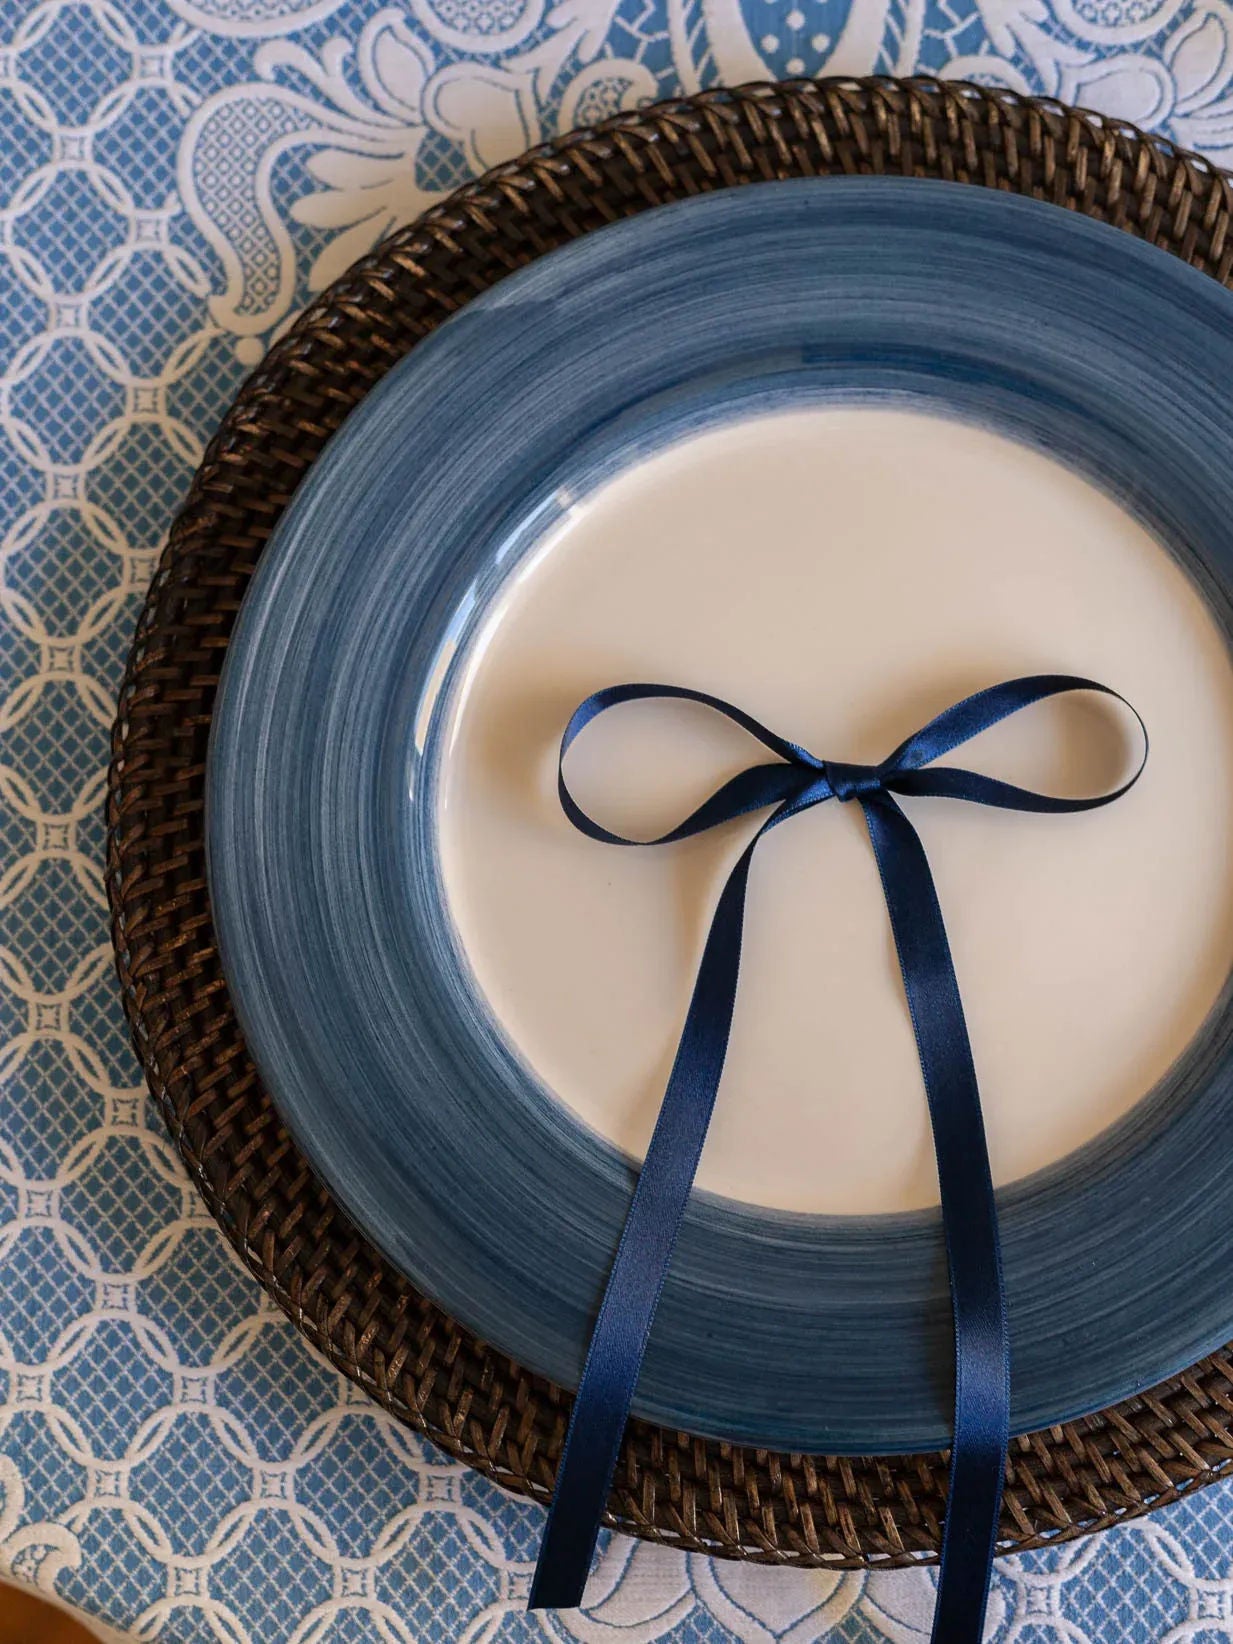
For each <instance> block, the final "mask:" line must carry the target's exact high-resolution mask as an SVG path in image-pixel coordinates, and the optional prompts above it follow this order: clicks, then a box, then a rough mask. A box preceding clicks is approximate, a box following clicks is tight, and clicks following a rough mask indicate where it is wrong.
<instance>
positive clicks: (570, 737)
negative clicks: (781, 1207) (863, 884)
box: [529, 674, 1148, 1644]
mask: <svg viewBox="0 0 1233 1644" xmlns="http://www.w3.org/2000/svg"><path fill="white" fill-rule="evenodd" d="M1069 691H1096V692H1099V693H1100V694H1101V695H1103V696H1109V697H1113V698H1114V699H1115V700H1116V701H1118V702H1122V703H1124V704H1125V706H1126V707H1128V708H1130V711H1131V713H1133V714H1134V717H1135V719H1136V720H1137V722H1138V725H1139V729H1140V730H1141V731H1142V733H1143V757H1142V759H1141V760H1140V762H1139V765H1138V768H1137V769H1136V770H1135V772H1134V774H1133V775H1132V776H1131V777H1130V778H1129V780H1128V781H1126V782H1124V783H1123V784H1122V785H1121V787H1119V788H1116V789H1115V790H1114V791H1113V792H1112V793H1106V794H1100V795H1097V796H1096V797H1094V798H1088V799H1056V798H1053V797H1051V796H1049V795H1048V794H1039V793H1033V792H1031V791H1030V790H1028V789H1026V788H1018V787H1015V786H1013V785H1012V784H1010V783H1007V782H1000V781H997V780H996V779H995V778H993V777H989V776H981V775H979V774H978V773H977V772H975V771H965V770H958V769H954V768H952V767H949V766H934V767H932V768H929V769H927V768H926V767H929V766H931V762H932V761H933V760H935V759H939V758H941V757H942V756H943V755H944V754H947V753H949V752H950V750H951V749H952V748H957V747H958V746H959V745H960V744H961V743H963V742H966V741H968V740H969V738H971V737H973V736H976V735H977V734H978V733H979V732H981V731H984V730H987V729H988V728H989V727H990V726H991V725H996V724H997V723H998V721H999V720H1002V719H1005V718H1006V717H1007V716H1008V715H1009V714H1013V713H1017V712H1018V711H1019V710H1020V709H1021V708H1026V707H1029V706H1030V705H1031V704H1032V703H1035V702H1041V701H1043V700H1044V699H1045V698H1047V697H1052V696H1059V695H1062V694H1063V693H1065V692H1069ZM648 697H669V698H674V699H676V700H679V701H685V702H700V703H703V704H704V705H705V706H706V707H708V708H713V709H715V711H716V712H717V713H721V714H723V715H724V716H725V717H726V718H728V719H731V720H733V721H735V723H736V724H738V725H740V726H741V727H742V728H743V729H744V730H746V731H748V732H749V733H750V735H752V736H754V737H756V738H757V739H758V741H759V742H761V743H763V744H764V745H765V746H766V747H767V748H769V749H770V750H771V751H772V752H773V753H774V754H776V755H777V756H778V758H777V759H775V760H774V761H772V762H770V763H764V764H760V765H753V766H751V767H750V768H749V769H748V770H745V771H741V772H740V773H739V775H737V776H734V777H733V778H732V779H731V781H729V782H726V783H725V784H724V785H723V787H722V788H720V789H719V790H718V792H716V793H714V794H712V796H711V797H710V798H709V799H707V800H706V801H705V802H704V803H703V804H701V805H700V806H699V807H698V808H697V810H695V811H694V812H693V813H692V815H690V816H688V817H686V819H685V821H684V822H682V823H681V824H680V825H679V826H678V827H675V828H673V829H671V830H670V831H669V832H668V833H665V834H662V835H661V836H660V837H659V838H658V839H625V838H623V837H622V836H621V835H619V834H615V833H611V832H609V830H608V829H607V828H604V827H601V825H600V824H599V823H598V822H596V821H594V820H593V819H592V818H591V817H589V816H588V815H587V814H586V812H585V811H583V810H582V809H581V808H580V807H579V806H578V804H577V803H576V801H575V800H574V798H573V796H572V794H571V793H570V791H569V788H568V787H567V786H566V782H565V775H564V763H565V756H566V754H567V753H568V751H569V749H570V747H571V745H572V744H573V742H574V741H575V740H576V738H577V737H578V736H579V735H580V734H581V733H582V731H583V730H585V728H586V727H587V726H588V725H589V724H590V723H591V722H592V720H594V719H596V718H598V716H599V715H600V714H602V713H605V712H606V711H607V710H608V709H609V708H615V707H617V706H618V705H619V704H621V703H625V702H636V701H640V700H644V699H646V698H648ZM1147 746H1148V744H1147V729H1146V727H1145V726H1144V724H1143V720H1142V719H1141V718H1140V716H1139V714H1138V713H1137V712H1136V711H1135V709H1134V708H1132V707H1130V704H1129V703H1128V702H1126V699H1125V698H1124V697H1122V696H1119V695H1118V693H1117V692H1116V691H1112V690H1110V689H1109V688H1108V686H1106V685H1098V684H1096V683H1095V682H1094V681H1093V680H1090V679H1080V678H1076V677H1073V676H1071V675H1068V674H1040V675H1035V676H1033V677H1031V678H1027V679H1014V680H1010V681H1008V682H1007V683H1006V684H1003V685H995V686H993V687H992V688H991V689H990V690H987V691H980V692H978V693H977V694H976V695H975V696H970V697H967V698H966V699H965V700H964V701H962V702H959V703H957V704H956V705H955V706H954V707H953V708H948V709H947V710H946V712H945V713H942V714H939V715H938V717H937V718H936V719H932V720H930V722H929V723H928V725H926V726H925V727H924V729H923V730H920V731H917V732H916V734H915V736H910V737H909V738H908V739H907V741H906V742H904V743H902V744H901V745H900V746H899V747H898V748H896V749H895V751H894V753H893V754H891V755H890V757H889V758H888V759H884V760H883V761H882V763H881V764H880V765H849V764H841V763H837V762H835V761H833V760H825V759H817V758H815V757H814V755H813V754H811V753H808V752H806V750H805V749H804V748H799V747H797V745H796V744H795V743H794V742H788V741H785V739H784V738H783V737H781V736H776V735H775V733H774V732H773V731H770V730H768V729H767V727H766V726H765V725H762V724H759V722H758V721H757V720H756V719H754V718H752V717H751V716H750V715H749V714H747V713H743V712H742V711H741V709H739V708H736V707H733V706H732V704H731V703H729V702H723V701H721V700H720V699H719V698H718V697H713V696H708V695H707V694H706V693H705V692H703V691H691V690H686V689H684V688H682V687H680V686H674V685H613V686H610V687H609V688H608V689H607V690H603V691H596V692H595V694H594V695H593V696H589V697H587V699H586V701H585V702H583V703H582V704H581V705H580V707H578V709H577V710H576V711H575V713H574V714H573V716H572V718H571V719H570V721H569V724H568V725H567V726H566V727H565V734H564V736H563V737H562V739H561V753H560V763H559V765H558V771H557V786H558V791H559V794H560V799H561V805H562V807H563V809H564V811H565V814H566V816H568V817H569V819H570V821H571V822H572V823H573V824H574V826H575V827H576V828H579V829H580V830H581V831H582V832H583V833H585V834H588V835H590V837H591V838H592V839H600V840H603V841H604V842H605V843H607V844H611V845H663V844H668V843H670V842H671V841H673V840H676V839H687V838H689V837H690V835H691V834H696V833H701V832H702V831H703V829H705V828H713V827H716V826H718V825H719V824H720V823H722V822H728V821H730V820H731V819H732V818H733V817H737V816H743V815H745V814H746V813H747V812H750V811H757V810H765V809H766V808H767V807H768V806H769V807H773V809H772V810H771V814H770V815H769V816H768V817H767V818H766V820H765V821H764V822H763V823H762V825H761V827H759V829H758V830H757V832H756V833H755V834H754V836H753V838H752V839H751V840H750V841H749V843H748V845H747V846H746V847H745V849H744V851H743V852H742V853H741V855H740V857H739V858H738V859H737V863H736V866H735V867H734V868H733V869H732V872H731V873H730V874H729V876H728V881H727V883H726V884H725V886H724V888H723V891H722V893H721V895H720V898H719V902H718V905H717V906H716V909H715V914H714V918H713V919H712V922H711V928H710V932H709V934H708V936H707V940H706V946H705V948H704V949H703V954H702V962H701V964H700V966H699V968H698V977H697V981H696V982H695V984H694V991H693V997H692V998H691V1000H690V1005H689V1012H688V1014H687V1016H686V1018H685V1027H684V1030H683V1032H682V1034H681V1041H680V1045H679V1048H678V1050H677V1054H676V1060H675V1062H674V1064H673V1068H672V1072H671V1075H670V1076H669V1080H668V1086H667V1090H666V1091H665V1093H664V1099H663V1103H662V1105H661V1107H660V1110H659V1118H658V1120H657V1122H656V1125H655V1131H654V1134H653V1135H652V1137H651V1142H650V1146H649V1147H648V1149H647V1153H646V1158H645V1160H644V1161H643V1165H642V1170H641V1172H640V1174H639V1177H638V1183H637V1187H636V1188H635V1190H634V1195H633V1199H632V1201H631V1203H630V1207H629V1212H628V1214H627V1216H626V1219H625V1227H624V1230H623V1232H622V1235H621V1241H620V1244H619V1246H618V1248H617V1253H616V1257H615V1259H614V1261H613V1264H612V1270H611V1272H610V1274H609V1276H608V1283H607V1286H606V1287H605V1290H604V1295H603V1300H602V1301H601V1303H600V1308H599V1313H598V1316H597V1317H596V1321H595V1327H594V1330H593V1332H592V1335H591V1342H590V1346H589V1348H588V1350H587V1356H586V1363H585V1365H584V1367H583V1372H582V1379H581V1381H580V1382H579V1385H578V1393H577V1397H576V1399H575V1401H574V1408H573V1414H572V1416H571V1419H570V1424H569V1430H568V1432H567V1434H566V1439H565V1449H564V1452H563V1453H562V1456H561V1462H560V1467H559V1469H558V1472H557V1480H556V1490H555V1493H554V1496H553V1502H552V1508H551V1511H550V1512H549V1515H548V1524H547V1528H546V1530H545V1532H544V1540H543V1544H542V1546H541V1548H540V1555H539V1563H538V1565H537V1567H536V1571H535V1580H534V1583H533V1585H532V1588H531V1598H530V1604H529V1608H530V1609H542V1608H546V1607H553V1608H568V1607H572V1606H575V1605H578V1604H580V1603H581V1602H582V1594H583V1588H584V1587H585V1584H586V1578H587V1573H588V1570H589V1567H590V1562H591V1555H592V1553H593V1552H594V1549H595V1540H596V1537H597V1535H598V1533H599V1524H600V1519H601V1517H602V1514H603V1511H604V1507H605V1504H606V1502H607V1499H608V1492H609V1489H610V1488H611V1484H612V1476H613V1472H614V1471H615V1468H616V1461H617V1454H618V1451H619V1449H620V1444H621V1437H622V1434H623V1433H624V1430H625V1423H626V1420H627V1418H628V1415H629V1407H630V1402H631V1400H632V1398H633V1393H634V1387H635V1385H636V1383H637V1380H638V1372H639V1369H640V1367H641V1364H642V1359H643V1354H644V1352H645V1350H646V1344H647V1338H648V1336H649V1335H650V1330H651V1323H652V1321H653V1319H654V1316H655V1308H656V1304H657V1302H658V1300H659V1293H660V1289H661V1287H662V1285H663V1282H664V1278H665V1276H666V1274H667V1271H668V1264H669V1262H670V1261H671V1259H672V1251H673V1247H674V1245H675V1243H676V1238H677V1233H678V1231H679V1229H680V1225H681V1219H682V1217H683V1215H684V1213H685V1206H686V1203H687V1201H688V1198H689V1192H690V1188H691V1186H692V1184H693V1179H694V1175H695V1172H696V1170H697V1166H698V1159H699V1156H700V1154H701V1152H702V1144H703V1142H704V1141H705V1139H706V1132H707V1126H708V1125H709V1123H710V1117H711V1111H712V1109H713V1107H714V1105H715V1093H716V1091H717V1090H718V1087H719V1080H720V1075H721V1073H722V1072H723V1065H724V1056H725V1054H726V1051H727V1046H728V1034H729V1029H730V1027H731V1023H732V1009H733V1005H734V1002H735V999H736V987H737V977H738V972H739V969H740V956H741V925H742V920H743V916H744V907H745V889H746V885H747V883H748V879H749V868H750V863H751V862H752V860H753V854H754V851H755V850H756V848H757V845H758V842H759V840H761V839H762V838H763V837H764V835H766V834H767V833H769V832H770V830H771V829H772V828H775V827H778V826H779V824H780V823H781V822H786V821H787V820H788V818H789V817H790V816H796V815H798V814H799V813H800V812H801V811H806V810H809V809H811V808H812V807H813V806H814V805H821V804H822V803H824V802H825V801H826V800H828V799H837V800H839V801H840V802H846V801H848V800H853V799H855V800H857V801H858V802H859V804H860V806H861V809H862V810H863V812H864V815H865V822H866V824H867V826H868V829H869V837H870V839H871V841H872V843H873V850H874V855H875V856H876V858H877V864H878V871H879V873H880V875H881V878H882V888H883V891H884V893H885V896H886V906H887V910H888V912H889V914H890V921H891V929H892V932H893V934H894V938H895V948H896V952H897V953H898V956H899V966H900V970H901V971H902V973H903V985H904V990H905V992H906V994H907V1002H908V1010H909V1012H910V1014H911V1018H912V1027H913V1031H914V1033H915V1035H916V1046H917V1050H918V1052H919V1055H920V1067H921V1073H922V1075H923V1077H924V1085H925V1095H926V1098H927V1100H928V1105H929V1118H930V1123H931V1126H932V1130H933V1144H934V1151H935V1154H936V1157H937V1167H938V1185H939V1188H940V1195H941V1201H942V1222H943V1228H944V1233H945V1241H946V1259H947V1268H948V1273H949V1279H950V1292H951V1303H952V1308H953V1314H954V1333H955V1418H954V1443H953V1445H952V1449H951V1463H950V1481H949V1486H948V1492H947V1510H946V1523H945V1529H944V1532H943V1538H942V1560H941V1577H940V1581H939V1585H938V1600H937V1608H936V1611H935V1614H934V1624H933V1634H932V1637H933V1644H980V1639H981V1634H982V1629H983V1620H984V1612H985V1603H986V1599H987V1596H988V1590H989V1577H990V1571H991V1567H992V1560H993V1548H994V1541H995V1537H996V1534H997V1526H998V1516H999V1512H1000V1507H1001V1498H1002V1478H1003V1474H1004V1471H1005V1465H1006V1446H1007V1441H1008V1438H1009V1423H1010V1351H1009V1341H1008V1334H1007V1323H1006V1295H1005V1290H1004V1287H1003V1283H1002V1268H1001V1255H1000V1251H999V1246H998V1225H997V1210H996V1206H995V1203H994V1195H993V1182H992V1178H991V1176H990V1173H989V1158H988V1152H987V1149H986V1144H985V1131H984V1124H983V1122H982V1119H981V1110H980V1093H979V1090H978V1088H977V1083H976V1069H975V1067H974V1065H973V1062H972V1050H971V1046H970V1044H969V1042H968V1032H967V1025H966V1023H965V1021H964V1016H963V1005H962V1003H961V1001H960V997H959V985H958V982H957V981H956V979H955V970H954V964H953V961H952V959H951V953H950V945H949V943H948V942H947V939H946V927H945V925H944V924H943V921H942V910H941V908H940V906H939V905H938V898H937V892H936V890H935V889H934V884H933V876H932V875H931V873H930V871H929V864H928V861H927V860H926V857H925V852H924V848H923V846H922V845H921V842H920V839H919V837H918V836H917V833H916V830H915V829H914V828H913V827H912V825H911V823H910V822H909V821H908V819H907V817H906V816H905V815H904V813H903V811H902V810H901V809H900V808H899V805H898V804H897V803H896V800H895V797H894V796H895V795H896V794H903V795H908V796H914V795H918V794H920V795H931V796H936V797H939V798H946V799H966V800H970V801H972V802H974V803H975V804H978V805H993V806H997V807H999V808H1000V809H1003V810H1017V811H1044V812H1050V813H1062V812H1068V811H1085V810H1093V809H1095V808H1096V807H1098V806H1101V805H1108V804H1111V803H1112V801H1113V800H1115V799H1118V798H1120V797H1121V795H1122V794H1124V793H1126V792H1127V791H1128V790H1129V789H1130V788H1132V787H1133V786H1134V784H1135V783H1136V782H1137V781H1138V779H1139V776H1140V774H1141V773H1142V770H1143V767H1144V765H1145V764H1146V763H1147Z"/></svg>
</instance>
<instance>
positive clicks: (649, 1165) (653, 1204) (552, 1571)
mask: <svg viewBox="0 0 1233 1644" xmlns="http://www.w3.org/2000/svg"><path fill="white" fill-rule="evenodd" d="M778 815H779V813H778V812H776V813H775V816H773V817H771V818H769V819H768V821H767V822H766V823H764V825H763V826H762V828H760V829H759V830H758V832H757V833H756V834H755V835H754V837H753V839H752V840H751V841H750V843H749V844H748V845H747V846H746V848H745V850H744V851H743V852H742V854H741V856H740V858H739V859H738V861H737V863H736V866H735V867H734V868H733V870H732V872H731V874H730V875H729V877H728V882H727V884H726V885H725V886H724V888H723V892H722V893H721V895H720V898H719V902H718V905H717V906H716V909H715V915H714V918H713V919H712V921H711V928H710V932H709V933H708V935H707V939H706V946H705V948H704V950H703V954H702V963H701V965H700V966H699V968H698V978H697V981H696V982H695V983H694V991H693V997H692V999H691V1000H690V1005H689V1013H688V1015H687V1016H686V1019H685V1027H684V1030H683V1032H682V1034H681V1041H680V1045H679V1047H678V1049H677V1053H676V1060H675V1062H674V1064H673V1068H672V1073H671V1075H670V1077H669V1080H668V1086H667V1089H666V1091H665V1092H664V1099H663V1102H662V1104H661V1106H660V1110H659V1118H658V1119H657V1121H656V1124H655V1131H654V1134H653V1135H652V1137H651V1142H650V1146H649V1147H648V1148H647V1153H646V1158H645V1160H644V1161H643V1165H642V1170H641V1172H640V1174H639V1176H638V1183H637V1186H636V1188H635V1190H634V1196H633V1199H632V1201H631V1203H630V1207H629V1211H628V1214H627V1215H626V1218H625V1226H624V1230H623V1231H622V1233H621V1241H620V1244H619V1245H618V1247H617V1253H616V1258H615V1260H614V1262H613V1265H612V1270H611V1272H610V1273H609V1275H608V1282H607V1285H606V1287H605V1289H604V1295H603V1300H602V1302H601V1303H600V1308H599V1313H598V1316H597V1318H596V1320H595V1328H594V1330H593V1332H592V1335H591V1342H590V1346H589V1347H588V1349H587V1356H586V1363H585V1365H584V1366H583V1371H582V1379H581V1381H580V1382H579V1384H578V1392H577V1395H576V1397H575V1399H574V1408H573V1414H572V1416H571V1418H570V1423H569V1430H568V1432H567V1433H566V1436H565V1448H564V1450H563V1452H562V1454H561V1461H560V1465H559V1467H558V1469H557V1479H556V1489H555V1491H554V1494H553V1499H552V1507H551V1509H550V1510H549V1513H548V1525H547V1528H546V1530H545V1532H544V1539H543V1542H542V1543H541V1546H540V1553H539V1562H538V1564H537V1565H536V1569H535V1579H534V1581H533V1582H532V1585H531V1597H530V1601H529V1603H528V1606H527V1608H528V1609H531V1610H539V1609H549V1608H551V1609H572V1608H575V1607H576V1606H578V1605H579V1604H581V1602H582V1595H583V1590H584V1588H585V1586H586V1580H587V1575H588V1573H589V1570H590V1564H591V1556H592V1554H593V1553H594V1551H595V1542H596V1538H597V1537H598V1535H599V1526H600V1520H601V1518H602V1517H603V1512H604V1508H605V1506H606V1504H607V1500H608V1493H609V1490H610V1489H611V1486H612V1478H613V1474H614V1473H615V1471H616V1464H617V1457H618V1455H619V1453H620V1448H621V1438H622V1435H623V1433H624V1431H625V1424H626V1421H627V1420H628V1418H629V1408H630V1403H631V1401H632V1399H633V1396H634V1388H635V1386H636V1384H637V1381H638V1372H639V1370H640V1369H641V1366H642V1359H643V1355H644V1354H645V1352H646V1344H647V1339H648V1337H649V1336H650V1333H651V1324H652V1321H653V1320H654V1317H655V1309H656V1306H657V1305H658V1302H659V1296H660V1291H661V1290H662V1289H663V1284H664V1279H665V1278H666V1276H667V1273H668V1265H669V1263H670V1262H671V1260H672V1252H673V1250H674V1248H675V1246H676V1240H677V1235H678V1233H679V1231H680V1227H681V1220H682V1217H683V1216H684V1214H685V1207H686V1204H687V1203H688V1200H689V1193H690V1188H691V1187H692V1186H693V1180H694V1176H695V1174H696V1172H697V1168H698V1160H699V1157H700V1156H701V1153H702V1144H703V1143H704V1141H705V1140H706V1133H707V1128H708V1126H709V1125H710V1120H711V1112H712V1110H713V1108H714V1106H715V1094H716V1091H717V1090H718V1089H719V1080H720V1076H721V1074H722V1073H723V1066H724V1058H725V1056H726V1055H727V1050H728V1035H729V1031H730V1029H731V1025H732V1009H733V1005H734V1003H735V1000H736V987H737V978H738V975H739V972H740V962H741V931H742V926H743V923H744V913H745V891H746V886H747V885H748V881H749V866H750V862H751V860H752V858H753V852H754V848H755V846H756V845H757V843H758V840H759V839H760V838H761V837H762V835H763V833H765V832H766V829H767V828H768V827H769V826H771V825H772V823H773V822H774V821H775V819H776V817H777V816H778Z"/></svg>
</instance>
